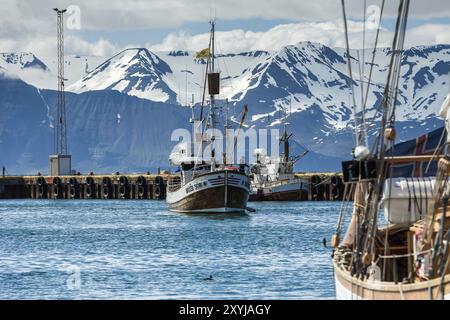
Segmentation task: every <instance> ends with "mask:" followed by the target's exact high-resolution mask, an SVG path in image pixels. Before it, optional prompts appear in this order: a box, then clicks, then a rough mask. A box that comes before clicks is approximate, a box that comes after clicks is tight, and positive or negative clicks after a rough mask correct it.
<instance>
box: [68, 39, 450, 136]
mask: <svg viewBox="0 0 450 320" xmlns="http://www.w3.org/2000/svg"><path fill="white" fill-rule="evenodd" d="M371 51H372V50H370V49H367V50H365V52H363V51H362V50H360V51H352V52H351V54H352V64H353V65H352V69H353V73H354V74H353V80H354V81H355V86H356V87H355V88H356V89H355V92H356V95H357V101H360V99H361V97H360V87H359V84H360V81H361V80H362V81H363V82H366V81H367V80H368V73H369V68H370V63H369V62H370V55H371ZM194 57H195V53H193V52H186V51H172V52H158V53H152V52H150V51H148V50H147V49H127V50H125V51H123V52H121V53H119V54H118V55H116V56H114V57H112V58H111V59H109V60H107V61H106V62H104V63H103V64H101V65H100V66H98V67H97V68H96V69H95V70H93V71H92V72H91V73H89V74H88V75H86V76H85V77H84V78H83V79H80V80H79V81H77V82H76V83H74V84H72V85H71V86H69V87H67V90H68V91H73V92H78V93H79V92H86V91H94V90H104V89H112V90H118V91H120V92H123V93H126V94H129V95H133V96H137V97H140V98H144V99H149V100H153V101H163V102H170V103H173V102H177V103H179V104H182V105H186V104H190V103H191V102H192V100H193V101H194V102H195V103H198V102H199V101H200V100H201V97H202V91H203V84H204V68H205V65H204V64H203V63H204V61H198V60H196V59H195V58H194ZM363 57H365V58H364V64H363V61H362V58H363ZM389 57H390V50H389V49H386V48H382V49H378V50H377V53H376V59H375V64H374V67H373V75H372V81H371V87H370V90H369V96H368V116H369V117H370V116H371V115H373V114H374V113H375V109H374V108H373V106H374V105H375V103H376V102H377V101H378V100H379V98H380V95H381V93H382V91H383V87H384V82H385V80H386V79H385V78H386V71H387V68H388V63H389ZM346 61H347V60H346V57H345V54H344V50H343V49H340V48H335V49H332V48H329V47H327V46H324V45H321V44H318V43H312V42H303V43H299V44H297V45H292V46H287V47H285V48H283V49H282V50H280V51H278V52H271V53H270V52H266V51H254V52H245V53H240V54H222V55H218V56H217V59H216V64H217V66H218V69H219V71H220V72H221V78H222V88H221V95H220V98H221V99H223V100H225V99H228V100H229V101H231V102H232V103H234V104H235V105H242V104H244V103H247V104H248V105H249V107H250V108H249V110H250V113H251V115H252V120H253V121H258V120H260V119H263V118H267V117H275V118H276V114H277V112H279V111H280V110H281V109H282V108H284V109H287V108H289V109H290V111H291V112H292V113H296V112H301V111H304V110H307V109H310V108H312V107H313V106H316V105H317V106H319V107H320V109H321V110H322V111H323V112H324V114H325V116H326V120H327V123H328V125H329V126H330V127H332V128H334V129H337V130H338V129H342V128H345V127H346V126H347V124H348V121H349V119H350V117H351V109H350V105H349V99H348V95H349V93H350V89H349V86H348V81H349V79H348V71H347V65H346ZM402 67H403V68H402V78H401V83H400V95H399V97H400V98H401V100H400V102H401V103H402V104H403V107H400V108H398V110H397V111H398V115H397V117H398V118H397V119H399V120H400V119H401V120H405V121H406V120H416V119H422V118H427V117H429V116H436V114H437V109H438V107H439V105H440V103H441V101H442V99H443V98H442V95H443V94H444V95H445V94H446V93H447V91H448V84H447V83H448V73H449V68H450V46H448V45H437V46H423V47H413V48H410V49H407V50H406V51H405V54H404V58H403V62H402ZM359 70H362V72H361V74H360V73H359V72H358V71H359ZM362 73H363V74H362ZM406 106H408V107H406ZM275 123H276V122H275Z"/></svg>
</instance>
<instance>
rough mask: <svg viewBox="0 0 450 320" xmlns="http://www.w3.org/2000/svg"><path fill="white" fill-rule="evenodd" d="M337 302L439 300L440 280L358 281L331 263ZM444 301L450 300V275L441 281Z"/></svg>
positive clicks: (440, 297) (440, 296)
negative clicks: (414, 281)
mask: <svg viewBox="0 0 450 320" xmlns="http://www.w3.org/2000/svg"><path fill="white" fill-rule="evenodd" d="M333 267H334V278H335V288H336V299H337V300H441V299H442V295H441V289H440V285H441V279H440V278H438V279H433V280H429V281H423V282H417V283H412V284H401V283H398V284H395V283H394V282H379V281H371V280H365V281H361V280H358V279H356V278H354V277H352V276H351V275H350V273H349V272H347V271H345V270H343V269H341V268H340V267H339V266H338V265H337V264H336V262H335V261H333ZM443 288H444V299H445V300H450V274H447V275H446V276H445V277H444V281H443Z"/></svg>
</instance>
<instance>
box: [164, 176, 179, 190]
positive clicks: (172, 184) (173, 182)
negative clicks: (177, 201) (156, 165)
mask: <svg viewBox="0 0 450 320" xmlns="http://www.w3.org/2000/svg"><path fill="white" fill-rule="evenodd" d="M180 188H181V177H173V178H169V180H168V181H167V189H168V190H169V192H175V191H177V190H179V189H180Z"/></svg>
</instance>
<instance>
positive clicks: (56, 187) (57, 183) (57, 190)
mask: <svg viewBox="0 0 450 320" xmlns="http://www.w3.org/2000/svg"><path fill="white" fill-rule="evenodd" d="M61 183H62V182H61V178H59V177H54V178H53V185H52V193H53V198H57V199H60V198H61V197H62V190H61V189H62V188H61Z"/></svg>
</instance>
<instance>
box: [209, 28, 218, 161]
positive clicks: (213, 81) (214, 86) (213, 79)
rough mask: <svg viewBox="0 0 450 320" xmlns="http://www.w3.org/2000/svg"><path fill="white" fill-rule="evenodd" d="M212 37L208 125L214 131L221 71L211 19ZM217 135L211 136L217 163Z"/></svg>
mask: <svg viewBox="0 0 450 320" xmlns="http://www.w3.org/2000/svg"><path fill="white" fill-rule="evenodd" d="M210 24H211V38H210V40H211V41H210V45H211V46H210V51H211V52H210V54H209V58H210V61H211V62H210V64H209V72H208V91H209V99H210V108H209V121H208V127H209V128H211V129H213V131H212V132H214V129H215V125H216V121H217V120H216V101H215V95H217V94H219V73H217V72H215V48H214V40H215V39H214V31H215V24H216V23H215V21H214V20H211V22H210ZM215 139H216V137H215V136H214V133H213V135H212V136H211V139H210V140H211V161H212V162H214V163H215V156H216V150H215V146H214V141H215Z"/></svg>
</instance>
